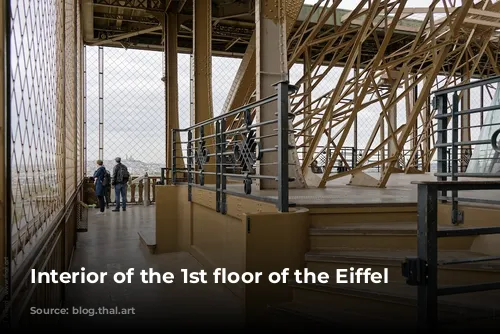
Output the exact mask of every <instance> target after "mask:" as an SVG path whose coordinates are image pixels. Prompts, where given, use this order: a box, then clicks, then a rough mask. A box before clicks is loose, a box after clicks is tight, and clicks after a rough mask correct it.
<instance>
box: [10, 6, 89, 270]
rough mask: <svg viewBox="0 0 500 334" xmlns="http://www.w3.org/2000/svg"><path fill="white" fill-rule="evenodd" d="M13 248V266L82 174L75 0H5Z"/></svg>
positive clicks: (70, 194) (78, 34)
mask: <svg viewBox="0 0 500 334" xmlns="http://www.w3.org/2000/svg"><path fill="white" fill-rule="evenodd" d="M10 6H11V28H10V45H11V52H10V55H9V60H8V62H9V66H10V72H11V78H10V79H11V90H10V97H9V99H10V114H11V133H12V135H11V177H12V217H11V219H12V220H11V222H12V249H13V254H12V256H13V261H14V265H15V266H17V265H19V258H22V255H23V254H24V253H25V252H27V250H28V249H29V246H33V245H34V244H35V242H36V238H37V236H39V232H41V231H44V230H45V229H47V227H49V226H50V224H51V223H53V222H54V221H55V219H56V218H57V217H58V216H59V214H60V213H61V212H62V210H63V209H64V207H65V205H66V204H67V203H68V202H69V201H70V199H71V198H72V197H73V195H74V194H75V192H76V190H77V188H78V185H79V183H80V182H81V180H82V177H83V170H82V167H81V166H82V164H81V157H82V152H83V149H82V144H83V142H84V141H83V139H82V138H81V136H82V133H83V128H82V125H83V112H82V110H83V109H82V107H81V97H82V96H81V87H80V83H81V77H82V76H81V74H80V71H81V66H80V60H81V58H80V55H79V53H80V51H81V50H82V48H83V41H82V38H81V31H80V29H79V28H77V27H78V26H79V22H80V9H79V8H80V4H79V0H65V1H56V0H51V1H30V0H12V1H10Z"/></svg>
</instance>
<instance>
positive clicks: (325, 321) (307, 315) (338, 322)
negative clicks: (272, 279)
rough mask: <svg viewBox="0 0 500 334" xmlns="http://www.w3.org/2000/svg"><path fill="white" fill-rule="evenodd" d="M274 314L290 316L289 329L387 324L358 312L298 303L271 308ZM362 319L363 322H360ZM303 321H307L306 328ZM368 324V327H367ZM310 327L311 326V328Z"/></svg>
mask: <svg viewBox="0 0 500 334" xmlns="http://www.w3.org/2000/svg"><path fill="white" fill-rule="evenodd" d="M271 309H272V310H273V311H274V312H279V313H282V314H288V315H289V316H290V322H291V323H289V325H290V328H297V326H304V327H306V328H308V329H311V327H314V325H312V324H315V325H317V326H318V327H321V328H323V329H327V328H332V329H336V330H338V329H353V328H357V329H359V328H360V324H364V326H362V327H366V328H370V329H373V326H374V325H375V324H383V325H384V327H387V326H386V325H387V322H386V320H385V319H384V318H380V317H376V316H373V315H371V314H370V313H363V314H360V313H359V312H354V311H349V310H340V311H339V310H332V309H331V308H325V307H322V306H318V305H314V304H313V305H310V304H305V303H299V302H289V303H283V304H279V305H275V306H272V307H271ZM360 319H363V321H360ZM304 320H305V321H309V325H308V326H306V325H305V323H304ZM367 324H369V325H367ZM311 325H312V326H311Z"/></svg>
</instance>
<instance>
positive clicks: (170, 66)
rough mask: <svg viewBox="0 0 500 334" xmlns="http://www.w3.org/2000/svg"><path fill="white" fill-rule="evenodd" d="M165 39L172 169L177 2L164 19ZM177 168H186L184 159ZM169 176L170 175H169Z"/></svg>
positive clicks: (176, 103)
mask: <svg viewBox="0 0 500 334" xmlns="http://www.w3.org/2000/svg"><path fill="white" fill-rule="evenodd" d="M162 23H163V40H164V46H165V50H164V52H165V98H166V101H165V108H166V111H165V113H166V114H165V116H166V117H165V119H166V141H167V145H166V150H167V152H166V158H167V164H166V167H167V168H168V169H169V170H171V169H172V143H173V138H172V129H178V128H179V86H178V72H177V71H178V62H177V33H178V29H179V25H178V14H177V3H172V4H171V5H170V7H169V10H168V12H167V13H165V16H164V20H163V22H162ZM180 141H181V138H180V135H179V134H177V135H176V139H175V142H176V143H177V147H176V152H177V154H176V155H178V156H183V155H184V154H181V152H182V148H181V144H180ZM175 163H176V168H181V169H182V168H184V159H181V158H178V159H176V161H175ZM167 177H168V176H167Z"/></svg>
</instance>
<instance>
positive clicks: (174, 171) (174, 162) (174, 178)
mask: <svg viewBox="0 0 500 334" xmlns="http://www.w3.org/2000/svg"><path fill="white" fill-rule="evenodd" d="M167 168H168V166H167ZM162 172H163V171H162ZM167 177H168V175H167ZM176 182H177V142H176V131H175V129H172V184H174V185H175V184H176ZM165 184H168V182H166V183H165Z"/></svg>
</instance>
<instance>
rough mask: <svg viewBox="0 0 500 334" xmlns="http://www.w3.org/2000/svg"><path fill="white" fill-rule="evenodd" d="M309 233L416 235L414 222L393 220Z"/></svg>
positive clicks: (447, 227) (443, 227)
mask: <svg viewBox="0 0 500 334" xmlns="http://www.w3.org/2000/svg"><path fill="white" fill-rule="evenodd" d="M467 228H470V227H465V226H453V225H449V224H443V225H439V228H438V229H439V230H440V231H447V230H458V229H467ZM309 232H310V234H311V235H330V234H336V233H349V232H352V233H377V232H383V233H384V234H409V235H416V233H417V223H416V222H394V223H350V224H349V223H346V224H335V225H332V226H324V227H312V228H310V229H309Z"/></svg>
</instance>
